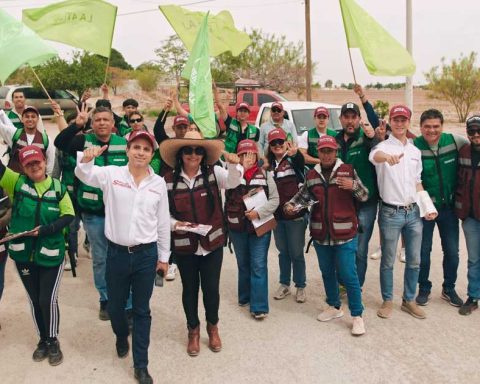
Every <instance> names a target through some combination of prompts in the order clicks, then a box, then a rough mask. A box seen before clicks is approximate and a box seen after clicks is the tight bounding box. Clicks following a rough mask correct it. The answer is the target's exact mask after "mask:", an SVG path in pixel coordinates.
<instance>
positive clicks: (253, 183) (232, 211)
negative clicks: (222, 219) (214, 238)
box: [225, 168, 268, 233]
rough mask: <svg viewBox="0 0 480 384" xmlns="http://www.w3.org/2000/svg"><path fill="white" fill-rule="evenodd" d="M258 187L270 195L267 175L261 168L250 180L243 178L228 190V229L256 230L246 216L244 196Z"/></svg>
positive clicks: (226, 212) (226, 210) (226, 195)
mask: <svg viewBox="0 0 480 384" xmlns="http://www.w3.org/2000/svg"><path fill="white" fill-rule="evenodd" d="M258 187H263V189H264V191H265V193H266V195H267V197H268V187H267V175H266V174H265V171H263V170H262V169H261V168H258V169H257V171H256V172H255V173H254V174H253V176H252V178H251V179H250V181H249V182H247V181H246V180H245V179H244V178H243V179H242V181H241V184H240V185H239V186H238V187H236V188H235V189H228V190H227V191H226V193H225V197H226V202H225V215H226V216H227V225H228V229H231V230H233V231H239V232H244V231H247V232H248V233H254V232H255V229H254V228H253V225H252V223H251V221H250V220H248V219H246V218H245V211H246V207H245V204H244V203H243V196H245V195H246V194H247V193H248V192H249V191H250V190H252V189H256V188H258Z"/></svg>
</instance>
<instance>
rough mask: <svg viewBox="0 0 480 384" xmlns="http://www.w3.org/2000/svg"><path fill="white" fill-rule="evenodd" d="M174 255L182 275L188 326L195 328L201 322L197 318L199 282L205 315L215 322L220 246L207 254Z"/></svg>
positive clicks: (218, 301) (217, 301)
mask: <svg viewBox="0 0 480 384" xmlns="http://www.w3.org/2000/svg"><path fill="white" fill-rule="evenodd" d="M175 259H176V262H177V266H178V270H179V271H180V276H181V277H182V286H183V292H182V302H183V309H184V311H185V315H186V316H187V325H188V326H189V327H190V328H196V327H197V326H198V325H199V324H200V320H199V318H198V291H199V288H200V284H201V286H202V292H203V305H204V306H205V316H206V319H207V321H208V322H209V323H210V324H213V325H215V324H217V323H218V307H219V304H220V293H219V285H220V271H221V269H222V261H223V247H220V248H218V249H216V250H215V251H213V252H210V253H209V254H208V255H206V256H199V255H186V256H185V255H178V254H176V255H175Z"/></svg>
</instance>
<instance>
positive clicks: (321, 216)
mask: <svg viewBox="0 0 480 384" xmlns="http://www.w3.org/2000/svg"><path fill="white" fill-rule="evenodd" d="M337 176H342V177H352V178H353V177H354V171H353V166H352V165H351V164H341V165H340V166H339V167H338V168H337V169H336V170H335V171H334V172H333V174H332V175H331V176H330V181H329V182H326V181H325V180H324V178H323V176H322V175H320V174H319V173H318V172H317V171H316V170H315V169H311V170H310V171H309V172H308V173H307V177H306V185H307V187H308V190H309V191H310V193H311V194H312V195H313V196H315V200H316V201H318V203H317V204H315V205H313V206H312V211H311V214H310V234H311V236H312V238H313V239H314V240H319V241H323V240H325V239H326V237H327V235H328V236H330V238H331V239H333V240H349V239H352V238H353V237H355V235H356V234H357V227H358V219H357V209H356V206H355V198H354V197H353V192H352V191H347V190H345V189H341V188H339V187H338V185H337V184H336V178H337Z"/></svg>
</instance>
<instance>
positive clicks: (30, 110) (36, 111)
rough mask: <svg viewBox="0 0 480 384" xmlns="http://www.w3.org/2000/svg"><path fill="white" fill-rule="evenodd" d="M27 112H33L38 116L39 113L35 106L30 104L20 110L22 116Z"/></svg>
mask: <svg viewBox="0 0 480 384" xmlns="http://www.w3.org/2000/svg"><path fill="white" fill-rule="evenodd" d="M27 112H34V113H36V114H37V116H40V113H39V112H38V109H37V108H35V107H32V106H31V105H29V106H28V107H25V109H24V110H23V112H22V116H23V115H24V114H25V113H27Z"/></svg>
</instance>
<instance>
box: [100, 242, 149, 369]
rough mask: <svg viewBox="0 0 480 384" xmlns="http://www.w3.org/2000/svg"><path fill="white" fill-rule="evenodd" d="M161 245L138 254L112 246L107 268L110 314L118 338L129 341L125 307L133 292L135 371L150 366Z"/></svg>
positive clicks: (110, 246)
mask: <svg viewBox="0 0 480 384" xmlns="http://www.w3.org/2000/svg"><path fill="white" fill-rule="evenodd" d="M157 260H158V255H157V244H156V243H151V245H150V246H149V247H147V248H144V249H143V250H141V251H138V252H135V253H128V251H127V250H125V249H121V248H119V247H118V246H115V245H113V243H109V245H108V256H107V263H106V264H107V265H106V280H107V287H108V295H109V299H108V307H107V308H108V313H109V315H110V321H111V324H112V329H113V332H114V333H115V335H116V336H117V337H121V338H126V337H128V321H127V316H126V314H125V304H126V303H127V299H128V296H129V294H130V292H131V294H132V299H133V300H132V303H133V307H132V309H133V331H132V351H133V365H134V367H135V368H145V367H147V365H148V346H149V344H150V327H151V323H152V317H151V316H150V297H151V296H152V291H153V284H154V281H155V274H156V266H157Z"/></svg>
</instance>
